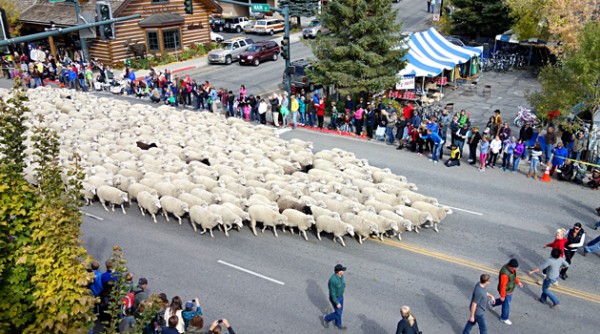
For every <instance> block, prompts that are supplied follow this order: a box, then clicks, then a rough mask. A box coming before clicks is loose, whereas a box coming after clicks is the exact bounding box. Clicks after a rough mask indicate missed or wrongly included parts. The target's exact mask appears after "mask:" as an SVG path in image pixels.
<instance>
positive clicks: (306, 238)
mask: <svg viewBox="0 0 600 334" xmlns="http://www.w3.org/2000/svg"><path fill="white" fill-rule="evenodd" d="M300 232H302V234H304V239H305V240H306V241H308V237H307V236H306V231H300V230H298V234H300Z"/></svg>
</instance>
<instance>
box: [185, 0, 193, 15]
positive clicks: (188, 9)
mask: <svg viewBox="0 0 600 334" xmlns="http://www.w3.org/2000/svg"><path fill="white" fill-rule="evenodd" d="M183 6H184V7H185V13H186V14H194V8H193V6H192V0H184V1H183Z"/></svg>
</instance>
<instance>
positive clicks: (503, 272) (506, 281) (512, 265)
mask: <svg viewBox="0 0 600 334" xmlns="http://www.w3.org/2000/svg"><path fill="white" fill-rule="evenodd" d="M518 267H519V261H517V259H510V261H508V263H507V264H505V265H504V266H502V268H501V269H500V273H499V277H498V281H499V283H498V293H500V298H498V299H496V301H495V302H494V304H493V306H492V307H495V306H497V305H502V314H501V315H500V321H502V322H503V323H505V324H507V325H512V321H510V319H508V317H509V316H510V302H511V300H512V293H513V291H514V289H515V285H518V286H519V288H523V283H521V281H519V279H518V278H517V268H518Z"/></svg>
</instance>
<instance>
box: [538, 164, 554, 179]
mask: <svg viewBox="0 0 600 334" xmlns="http://www.w3.org/2000/svg"><path fill="white" fill-rule="evenodd" d="M540 181H543V182H550V181H552V179H551V178H550V164H549V163H548V164H547V165H546V171H545V172H544V176H542V177H541V178H540Z"/></svg>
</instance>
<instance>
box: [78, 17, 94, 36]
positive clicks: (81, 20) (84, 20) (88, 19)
mask: <svg viewBox="0 0 600 334" xmlns="http://www.w3.org/2000/svg"><path fill="white" fill-rule="evenodd" d="M93 22H96V13H95V12H83V13H81V15H80V17H79V22H78V24H79V25H85V24H89V23H93ZM79 37H81V38H90V39H94V38H96V28H95V27H94V28H88V29H82V30H79Z"/></svg>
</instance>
